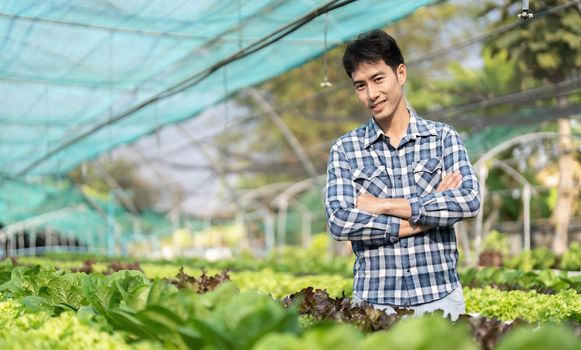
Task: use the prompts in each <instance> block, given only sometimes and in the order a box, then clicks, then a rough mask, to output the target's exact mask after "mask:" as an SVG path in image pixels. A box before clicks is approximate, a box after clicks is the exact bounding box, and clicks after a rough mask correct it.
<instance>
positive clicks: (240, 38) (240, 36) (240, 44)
mask: <svg viewBox="0 0 581 350" xmlns="http://www.w3.org/2000/svg"><path fill="white" fill-rule="evenodd" d="M243 47H244V32H243V30H242V0H238V50H242V48H243Z"/></svg>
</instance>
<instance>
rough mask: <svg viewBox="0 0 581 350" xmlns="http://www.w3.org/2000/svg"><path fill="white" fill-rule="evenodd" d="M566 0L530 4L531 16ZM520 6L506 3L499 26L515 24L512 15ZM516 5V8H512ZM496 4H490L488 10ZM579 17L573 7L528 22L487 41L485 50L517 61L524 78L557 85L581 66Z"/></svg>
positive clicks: (513, 0)
mask: <svg viewBox="0 0 581 350" xmlns="http://www.w3.org/2000/svg"><path fill="white" fill-rule="evenodd" d="M566 2H567V1H566V0H540V1H536V2H534V3H532V7H531V9H532V10H533V12H535V11H536V12H537V13H538V12H539V11H540V10H547V9H550V8H553V7H555V6H558V5H562V4H565V3H566ZM518 4H520V1H517V0H505V1H503V4H502V7H501V16H500V20H499V21H498V22H497V23H495V25H497V26H500V25H503V24H506V23H509V22H512V21H514V20H515V19H514V12H513V11H510V9H516V8H517V7H518ZM515 5H516V6H515ZM497 6H498V4H496V3H494V4H493V3H489V10H492V9H495V8H496V7H497ZM580 22H581V14H580V13H579V11H578V10H576V9H575V7H570V8H568V9H566V10H564V11H562V12H561V13H558V14H555V15H549V16H545V17H542V18H539V19H536V18H535V19H534V20H532V21H529V22H528V23H527V25H523V26H520V27H518V28H517V29H513V30H510V31H507V32H505V33H503V34H502V35H500V36H499V37H494V38H492V39H490V40H489V41H488V42H487V43H486V45H485V47H486V48H487V49H491V50H492V52H493V53H495V54H499V53H502V52H508V54H509V55H510V57H512V58H514V59H517V60H518V66H517V67H518V69H519V72H520V74H522V75H523V76H526V75H532V76H533V77H534V78H536V79H539V80H549V81H551V82H557V81H560V80H562V79H563V78H565V77H566V76H568V75H569V74H570V73H572V72H573V71H574V70H575V69H578V68H579V67H580V66H581V56H580V55H579V52H580V51H581V39H580V38H581V26H579V23H580Z"/></svg>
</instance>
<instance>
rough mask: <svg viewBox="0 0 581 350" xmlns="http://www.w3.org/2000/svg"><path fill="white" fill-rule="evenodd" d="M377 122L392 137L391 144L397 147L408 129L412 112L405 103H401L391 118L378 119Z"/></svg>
mask: <svg viewBox="0 0 581 350" xmlns="http://www.w3.org/2000/svg"><path fill="white" fill-rule="evenodd" d="M376 122H377V124H378V125H379V127H380V128H381V130H383V133H384V134H385V135H387V136H388V137H389V138H390V140H391V144H392V145H393V146H394V147H397V145H398V144H399V141H400V140H401V139H402V138H403V136H404V135H405V133H406V131H407V128H408V125H409V123H410V113H409V111H408V109H407V106H406V105H405V103H401V104H400V106H399V108H398V109H397V110H396V112H395V113H394V114H393V116H392V117H391V118H388V119H385V120H382V121H377V120H376Z"/></svg>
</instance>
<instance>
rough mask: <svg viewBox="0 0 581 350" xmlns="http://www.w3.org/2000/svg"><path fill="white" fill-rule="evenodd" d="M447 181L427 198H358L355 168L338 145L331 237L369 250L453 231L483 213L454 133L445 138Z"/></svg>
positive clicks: (330, 196) (329, 199) (329, 194)
mask: <svg viewBox="0 0 581 350" xmlns="http://www.w3.org/2000/svg"><path fill="white" fill-rule="evenodd" d="M443 146H444V147H443V149H444V151H443V154H442V158H443V160H444V168H443V172H444V173H446V174H448V175H446V176H444V177H443V179H442V181H441V182H440V184H439V185H438V186H437V188H436V190H435V191H434V192H432V193H429V194H427V195H423V196H417V197H410V198H387V199H380V198H376V197H373V196H371V195H369V194H363V195H359V196H358V194H357V192H356V189H355V185H354V183H353V180H352V175H351V166H350V163H349V161H348V159H347V157H346V155H345V152H344V150H343V149H342V148H341V147H340V145H338V144H335V145H334V146H333V147H332V149H331V154H330V157H329V164H328V169H327V187H326V193H325V206H326V209H327V218H328V224H329V229H330V231H331V235H332V236H333V238H334V239H336V240H339V241H344V240H350V241H361V242H362V243H366V244H370V245H383V244H386V243H388V242H392V243H393V242H395V241H397V239H398V238H401V237H407V236H411V235H414V234H418V233H420V232H424V231H426V230H428V229H430V228H431V227H434V226H451V225H453V224H454V223H456V222H457V221H460V220H462V219H465V218H469V217H474V216H476V214H477V213H478V209H479V208H480V197H479V188H478V180H477V178H476V175H475V173H474V170H473V169H472V166H471V165H470V162H469V161H468V157H467V155H466V151H465V149H464V145H463V144H462V142H461V140H460V138H459V136H458V135H457V134H456V133H455V132H454V131H453V132H451V133H450V134H448V135H447V137H445V138H444V142H443Z"/></svg>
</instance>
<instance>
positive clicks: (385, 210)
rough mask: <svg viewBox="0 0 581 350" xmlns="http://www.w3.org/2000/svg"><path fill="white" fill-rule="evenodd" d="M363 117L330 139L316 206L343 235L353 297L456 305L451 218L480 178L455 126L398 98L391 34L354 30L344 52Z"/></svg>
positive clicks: (454, 313)
mask: <svg viewBox="0 0 581 350" xmlns="http://www.w3.org/2000/svg"><path fill="white" fill-rule="evenodd" d="M343 65H344V67H345V71H346V72H347V75H349V77H350V78H351V80H352V81H353V87H354V88H355V93H356V95H357V98H358V99H359V101H360V102H361V103H362V104H363V105H364V106H365V107H366V108H368V109H369V111H370V112H371V114H372V118H371V119H370V120H369V122H368V123H366V124H364V125H362V126H361V127H359V128H357V129H355V130H353V131H351V132H349V133H347V134H345V135H343V136H341V137H340V138H339V139H338V140H337V141H336V142H335V144H334V145H333V146H332V148H331V153H330V157H329V163H328V170H327V187H326V200H325V206H326V210H327V217H328V224H329V229H330V231H331V234H332V236H333V238H334V239H336V240H339V241H345V240H349V241H351V244H352V248H353V252H354V253H355V256H356V260H355V266H354V269H353V271H354V275H355V278H354V283H353V299H354V301H355V302H361V301H366V302H368V303H371V304H373V305H374V306H375V307H377V308H380V309H383V310H385V311H386V312H387V313H394V312H395V310H394V309H393V307H408V308H411V309H413V310H414V311H415V314H416V315H421V314H423V313H425V312H430V311H434V310H438V309H441V310H443V311H444V315H445V316H449V317H450V318H451V319H452V320H455V319H457V318H458V316H459V315H460V314H462V313H465V304H464V297H463V294H462V288H461V286H460V283H459V279H458V273H457V271H456V265H457V262H458V251H457V249H456V238H455V233H454V229H453V227H452V225H453V224H454V223H456V222H457V221H460V220H462V219H465V218H469V217H474V216H476V214H477V213H478V209H479V208H480V195H479V185H478V180H477V178H476V175H475V173H474V170H473V169H472V166H471V165H470V162H469V160H468V156H467V153H466V150H465V148H464V145H463V143H462V140H461V139H460V137H459V136H458V134H457V132H456V131H455V130H454V129H453V128H451V127H450V126H448V125H445V124H443V123H437V122H432V121H428V120H424V119H422V118H421V117H419V116H418V115H417V114H416V113H415V112H414V111H413V110H412V109H408V107H407V106H406V103H405V100H404V94H403V85H404V83H405V81H406V75H407V72H406V66H405V63H404V60H403V57H402V54H401V52H400V49H399V48H398V46H397V43H396V42H395V40H394V39H393V38H392V37H391V36H389V35H388V34H386V33H385V32H383V31H381V30H373V31H370V32H367V33H363V34H361V35H359V36H358V37H357V39H356V40H354V41H353V42H351V43H350V44H349V45H348V46H347V49H346V50H345V54H344V56H343Z"/></svg>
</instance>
